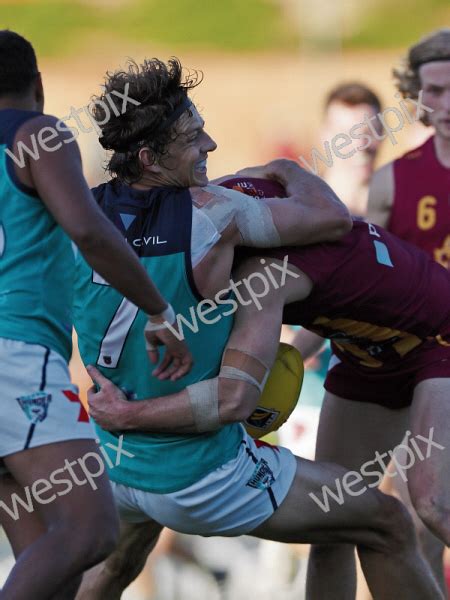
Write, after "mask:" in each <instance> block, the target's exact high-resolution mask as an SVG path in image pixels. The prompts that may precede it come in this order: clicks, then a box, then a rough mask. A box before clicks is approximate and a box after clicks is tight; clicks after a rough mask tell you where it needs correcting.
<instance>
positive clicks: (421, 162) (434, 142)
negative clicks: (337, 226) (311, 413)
mask: <svg viewBox="0 0 450 600" xmlns="http://www.w3.org/2000/svg"><path fill="white" fill-rule="evenodd" d="M394 75H395V78H396V81H397V87H398V89H399V91H400V92H401V94H402V95H403V97H404V98H414V99H417V98H418V95H419V92H420V93H421V102H422V103H423V104H425V105H426V106H427V107H428V108H429V109H431V111H432V112H431V111H430V110H427V111H426V112H424V114H423V115H422V121H423V123H424V124H425V125H427V126H428V127H433V128H434V133H433V135H431V136H430V137H429V138H428V140H427V141H426V142H425V143H424V144H422V145H421V146H420V147H418V148H415V149H413V150H411V151H409V152H407V153H406V154H405V155H404V156H402V157H401V158H399V159H397V160H394V161H393V162H390V163H388V164H386V165H385V166H383V167H382V168H381V169H379V171H377V172H376V173H375V175H374V178H373V183H372V185H371V188H370V196H369V216H368V218H369V220H370V222H371V223H375V224H378V225H381V226H383V227H386V228H387V229H388V230H389V231H391V232H392V233H395V234H396V235H397V236H399V237H400V238H401V239H403V240H406V241H407V242H410V243H412V244H415V245H416V246H418V247H419V248H422V250H425V252H427V253H428V254H429V255H430V256H431V257H432V258H433V259H434V260H436V261H437V262H438V263H440V264H441V265H442V266H444V267H445V268H447V269H448V268H449V267H450V210H449V199H450V195H449V194H450V29H443V30H440V31H435V32H433V33H431V34H430V35H428V36H427V37H425V38H424V39H422V40H420V41H419V42H418V43H417V44H415V45H414V46H412V47H411V48H410V49H409V52H408V56H407V57H406V60H405V66H404V68H403V69H398V70H395V71H394ZM392 483H393V484H395V487H396V488H397V489H399V491H400V493H401V497H402V498H404V499H405V501H407V500H408V498H407V490H406V489H404V486H402V482H401V481H397V480H395V481H394V480H393V482H392ZM408 504H409V505H410V502H408ZM412 510H413V509H412ZM419 532H420V539H421V542H422V547H423V549H424V552H425V554H426V556H427V558H428V559H429V561H430V563H431V564H432V566H433V570H434V571H435V573H436V575H437V576H438V577H439V579H440V581H441V583H442V587H443V589H444V587H445V585H444V582H443V578H444V577H443V572H442V554H443V551H444V547H443V545H442V543H441V542H440V541H439V540H437V539H436V538H435V536H433V535H432V534H431V533H429V532H428V530H427V529H426V528H424V527H423V526H422V527H419Z"/></svg>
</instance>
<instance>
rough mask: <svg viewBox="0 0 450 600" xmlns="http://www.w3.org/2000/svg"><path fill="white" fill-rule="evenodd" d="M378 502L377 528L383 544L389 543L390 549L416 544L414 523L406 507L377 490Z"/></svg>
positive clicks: (401, 548)
mask: <svg viewBox="0 0 450 600" xmlns="http://www.w3.org/2000/svg"><path fill="white" fill-rule="evenodd" d="M376 493H377V494H378V500H379V504H380V510H379V519H380V520H379V530H380V532H381V533H382V541H383V545H384V544H385V543H388V544H389V547H390V550H391V551H393V550H399V551H402V550H403V549H405V548H410V547H412V546H414V545H415V544H416V534H415V529H414V523H413V520H412V517H411V515H410V514H409V512H408V510H407V508H406V507H405V506H404V504H402V502H400V501H399V500H397V499H396V498H394V497H393V496H388V495H387V494H383V493H382V492H379V491H377V492H376Z"/></svg>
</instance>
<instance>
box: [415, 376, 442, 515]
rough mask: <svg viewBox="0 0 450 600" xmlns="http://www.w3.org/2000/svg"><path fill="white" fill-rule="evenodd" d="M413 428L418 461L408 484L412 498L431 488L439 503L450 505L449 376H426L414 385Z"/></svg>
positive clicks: (423, 494)
mask: <svg viewBox="0 0 450 600" xmlns="http://www.w3.org/2000/svg"><path fill="white" fill-rule="evenodd" d="M410 429H411V441H410V448H411V449H412V450H413V449H414V450H415V452H414V454H415V462H414V465H413V466H412V467H411V469H410V473H409V477H408V485H409V488H410V492H411V496H412V499H413V502H414V499H415V498H417V497H418V496H422V497H423V496H426V495H427V494H428V493H429V492H431V490H432V491H433V495H435V496H436V497H437V496H439V501H440V503H442V504H443V505H446V506H450V486H449V485H448V481H449V473H450V378H448V379H445V378H435V379H427V380H425V381H421V382H420V383H419V384H418V385H417V386H416V387H415V390H414V396H413V403H412V406H411V428H410Z"/></svg>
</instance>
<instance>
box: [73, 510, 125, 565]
mask: <svg viewBox="0 0 450 600" xmlns="http://www.w3.org/2000/svg"><path fill="white" fill-rule="evenodd" d="M72 537H73V538H74V546H75V547H74V548H73V551H74V553H76V554H77V555H78V556H79V560H80V561H81V562H82V563H83V569H87V568H89V567H92V566H94V565H96V564H98V563H99V562H101V561H103V560H105V559H106V558H107V557H108V556H109V555H110V554H111V553H112V552H113V551H114V549H115V548H116V546H117V543H118V540H119V519H118V517H117V516H116V515H101V516H99V515H97V517H96V518H95V519H88V520H83V521H82V522H80V523H79V524H77V525H76V534H74V532H73V531H72Z"/></svg>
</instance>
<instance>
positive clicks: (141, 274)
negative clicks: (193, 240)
mask: <svg viewBox="0 0 450 600" xmlns="http://www.w3.org/2000/svg"><path fill="white" fill-rule="evenodd" d="M44 127H47V128H49V131H53V132H54V137H52V138H51V141H49V142H48V144H47V146H48V148H49V150H42V151H41V152H40V157H39V159H38V160H32V159H30V158H29V157H28V160H27V163H26V165H25V166H24V168H23V169H22V168H18V167H16V172H17V175H18V177H19V179H20V180H21V181H22V182H23V183H24V184H25V185H28V186H29V187H31V188H34V189H36V190H37V192H38V193H39V195H40V197H41V198H42V200H43V202H44V203H45V205H46V206H47V208H48V210H49V211H50V212H51V213H52V215H53V216H54V218H55V220H56V221H57V222H58V223H59V224H60V225H61V227H63V229H64V230H65V231H66V233H67V234H68V235H69V237H70V238H71V239H72V240H73V241H74V243H75V244H76V245H77V247H78V248H79V250H80V252H81V253H82V254H83V256H84V257H85V258H86V260H87V261H88V262H89V264H90V265H91V266H92V268H93V269H94V270H95V271H96V272H97V273H99V274H100V275H101V276H102V277H103V278H104V279H105V280H106V281H108V282H109V283H111V285H113V286H114V287H115V288H117V289H118V290H119V291H120V292H121V293H123V294H124V295H125V296H127V297H128V298H129V299H130V300H131V301H132V302H133V303H134V304H136V305H137V306H139V307H141V308H142V310H144V311H145V312H146V313H147V314H148V315H151V316H152V317H153V319H154V320H155V323H156V326H158V325H157V321H158V317H159V315H161V313H163V314H164V311H165V310H166V309H167V308H168V305H167V302H166V301H165V300H164V298H163V297H162V296H161V294H160V293H159V291H158V290H157V289H156V287H155V286H154V285H153V283H152V281H151V280H150V278H149V277H148V275H147V274H146V272H145V270H144V268H143V267H142V265H141V264H140V262H139V260H138V259H137V257H136V255H135V254H134V252H133V251H132V250H131V249H130V248H129V247H128V245H127V244H126V243H125V242H124V240H123V239H122V237H121V235H120V233H119V232H118V230H117V229H116V228H115V227H114V225H113V224H112V223H111V222H110V221H109V220H108V218H107V217H106V216H105V215H104V213H103V212H102V211H101V209H100V208H99V207H98V205H97V203H96V202H95V201H94V199H93V197H92V194H91V191H90V190H89V187H88V185H87V183H86V181H85V179H84V176H83V172H82V163H81V156H80V152H79V149H78V146H77V144H76V143H74V142H73V139H72V135H71V134H70V132H69V131H65V130H63V129H62V128H60V124H59V123H58V120H57V119H56V117H52V116H48V115H43V116H42V117H37V118H36V119H32V120H30V121H28V122H27V123H26V124H25V125H24V127H22V128H21V130H20V131H19V134H18V136H17V139H16V145H17V143H19V142H20V141H22V142H23V143H24V144H25V145H27V144H29V145H30V146H31V139H32V138H31V136H33V135H34V136H38V135H39V132H40V131H42V130H43V128H44ZM58 129H60V131H58ZM61 129H62V130H61ZM152 317H150V319H151V320H152ZM149 336H150V337H151V338H152V339H153V340H154V344H153V347H154V350H152V352H151V353H150V358H151V360H152V362H156V360H157V358H158V353H157V350H156V340H159V342H160V343H164V344H166V347H167V349H168V352H167V358H166V365H165V366H168V365H169V364H171V363H172V365H171V366H172V369H171V375H172V376H174V375H175V376H176V377H181V376H183V375H184V374H186V373H187V372H188V371H189V370H190V368H191V365H192V358H191V356H190V353H189V351H188V350H187V347H186V346H185V344H184V342H183V341H180V340H178V339H177V338H176V337H175V336H174V335H173V334H172V333H170V332H169V331H168V330H167V329H161V330H158V329H156V330H154V331H152V332H151V333H149ZM174 366H175V367H176V368H175V370H173V367H174Z"/></svg>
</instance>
